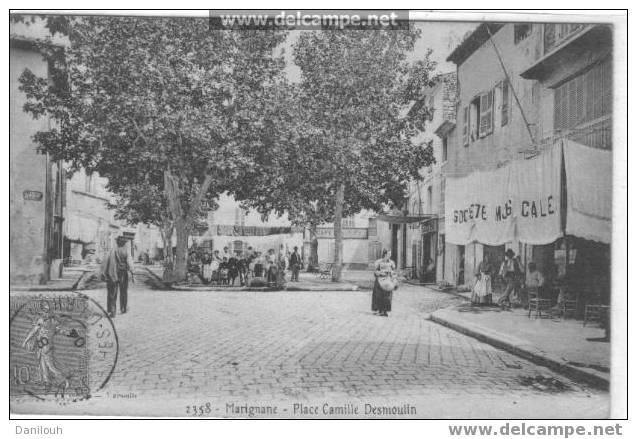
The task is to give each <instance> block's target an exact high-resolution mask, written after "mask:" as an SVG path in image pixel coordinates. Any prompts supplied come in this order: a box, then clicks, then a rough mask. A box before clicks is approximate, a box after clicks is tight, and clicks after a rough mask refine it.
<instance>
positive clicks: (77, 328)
mask: <svg viewBox="0 0 637 439" xmlns="http://www.w3.org/2000/svg"><path fill="white" fill-rule="evenodd" d="M10 305H11V307H10V312H11V320H10V329H9V331H10V334H9V335H10V354H9V366H10V372H9V373H10V374H9V393H10V396H11V397H12V398H14V397H25V396H27V397H28V396H30V397H34V398H38V399H51V398H53V399H59V400H60V401H68V400H82V399H88V398H90V397H91V395H92V393H93V392H96V391H99V390H100V389H101V388H103V387H104V385H105V384H106V383H107V382H108V380H109V379H110V377H111V375H112V373H113V371H114V370H115V366H116V363H117V355H118V347H119V346H118V340H117V333H116V331H115V327H114V325H113V322H112V320H111V319H110V318H109V317H108V315H107V313H106V312H105V311H104V310H103V309H102V307H101V306H100V305H99V304H97V302H95V301H94V300H92V299H91V298H89V297H87V296H85V295H82V294H79V293H71V294H63V295H62V294H53V293H51V294H39V295H28V296H11V298H10Z"/></svg>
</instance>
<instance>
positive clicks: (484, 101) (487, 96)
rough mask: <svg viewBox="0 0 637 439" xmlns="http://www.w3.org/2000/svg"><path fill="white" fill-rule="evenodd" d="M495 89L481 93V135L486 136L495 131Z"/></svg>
mask: <svg viewBox="0 0 637 439" xmlns="http://www.w3.org/2000/svg"><path fill="white" fill-rule="evenodd" d="M494 95H495V91H494V90H490V91H488V92H487V93H484V94H482V95H480V106H479V109H478V117H479V119H480V126H479V127H478V130H479V136H480V137H485V136H488V135H489V134H491V133H492V132H493V101H494Z"/></svg>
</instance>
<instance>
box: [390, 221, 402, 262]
mask: <svg viewBox="0 0 637 439" xmlns="http://www.w3.org/2000/svg"><path fill="white" fill-rule="evenodd" d="M398 230H400V224H392V225H391V259H392V260H393V261H394V264H396V266H398V263H397V262H398Z"/></svg>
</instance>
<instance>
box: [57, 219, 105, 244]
mask: <svg viewBox="0 0 637 439" xmlns="http://www.w3.org/2000/svg"><path fill="white" fill-rule="evenodd" d="M99 230H100V224H99V221H98V220H96V219H92V218H85V217H82V216H78V215H77V214H73V213H71V214H69V215H68V216H67V217H66V218H65V219H64V236H65V237H66V238H67V239H69V240H71V241H81V242H84V243H89V242H98V241H99Z"/></svg>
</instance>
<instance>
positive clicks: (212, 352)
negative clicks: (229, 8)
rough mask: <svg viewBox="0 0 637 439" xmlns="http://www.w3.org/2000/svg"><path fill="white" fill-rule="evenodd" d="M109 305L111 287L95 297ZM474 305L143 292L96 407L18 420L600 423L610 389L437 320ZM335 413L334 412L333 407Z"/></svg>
mask: <svg viewBox="0 0 637 439" xmlns="http://www.w3.org/2000/svg"><path fill="white" fill-rule="evenodd" d="M84 293H86V294H88V295H89V296H91V297H93V298H94V299H96V300H97V301H98V302H99V303H100V304H102V305H103V306H105V305H106V292H105V290H104V289H97V290H89V291H84ZM462 300H463V299H462V298H460V297H458V296H454V295H451V294H446V293H441V292H436V291H433V290H429V289H426V288H424V287H420V286H410V285H403V286H401V288H400V289H399V290H398V291H396V292H395V295H394V300H393V310H392V312H391V313H390V316H389V317H380V316H376V315H374V314H373V313H372V312H371V310H370V302H371V292H370V291H321V292H313V291H303V292H299V291H280V292H255V291H239V290H238V289H235V290H231V289H229V290H228V291H158V290H151V289H150V288H148V286H146V285H145V284H144V283H143V282H142V279H138V283H137V284H134V285H132V286H131V291H130V294H129V306H130V310H129V312H128V313H127V314H124V315H119V314H118V315H117V317H115V319H114V324H115V327H116V329H117V333H118V337H119V344H120V348H119V358H118V361H117V366H116V369H115V372H114V374H113V376H112V377H111V379H110V382H109V383H108V384H107V386H106V387H105V388H104V389H103V390H102V391H101V392H100V393H98V394H97V395H95V396H94V397H93V398H91V399H90V400H88V401H81V402H75V403H70V404H66V403H64V404H60V402H59V401H57V402H41V401H33V400H30V399H29V398H22V399H20V400H14V401H13V402H12V410H13V411H14V412H17V413H29V412H31V413H33V412H35V413H65V414H69V413H73V414H91V415H125V416H159V415H161V416H174V417H176V416H179V417H181V416H183V417H190V416H212V417H218V416H238V417H249V416H251V415H252V416H265V417H284V418H295V417H303V418H307V417H325V416H327V417H338V416H341V417H347V418H351V417H372V418H374V417H383V418H391V417H416V418H465V417H469V418H494V417H495V418H529V417H532V418H541V417H557V418H564V417H568V418H591V417H593V418H594V417H597V418H599V417H607V416H608V414H609V394H608V392H604V391H601V390H596V389H593V388H590V387H588V386H587V385H585V384H581V383H576V382H573V381H572V380H570V379H568V378H566V377H564V376H560V375H559V374H557V373H555V372H552V371H550V370H549V369H547V368H545V367H542V366H538V365H535V364H533V363H530V362H529V361H526V360H523V359H521V358H519V357H516V356H514V355H512V354H509V353H507V352H504V351H501V350H498V349H496V348H494V347H492V346H490V345H487V344H485V343H482V342H480V341H478V340H476V339H473V338H471V337H467V336H465V335H463V334H460V333H458V332H455V331H453V330H451V329H449V328H446V327H444V326H441V325H438V324H436V323H434V322H432V321H429V320H428V319H427V318H428V315H429V313H431V312H433V311H435V310H436V309H440V308H444V307H449V306H452V305H457V304H458V303H459V302H460V301H462ZM330 409H332V411H331V412H330Z"/></svg>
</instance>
